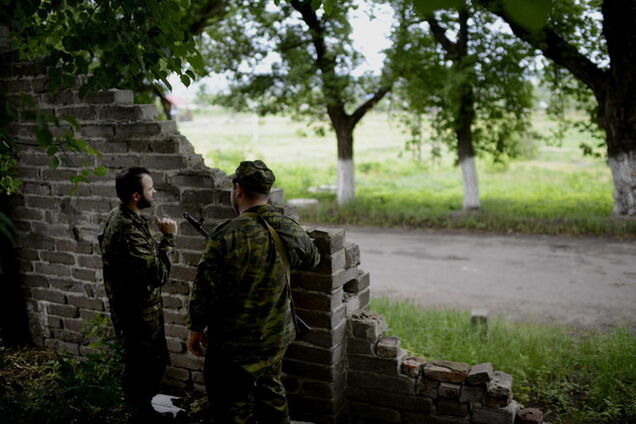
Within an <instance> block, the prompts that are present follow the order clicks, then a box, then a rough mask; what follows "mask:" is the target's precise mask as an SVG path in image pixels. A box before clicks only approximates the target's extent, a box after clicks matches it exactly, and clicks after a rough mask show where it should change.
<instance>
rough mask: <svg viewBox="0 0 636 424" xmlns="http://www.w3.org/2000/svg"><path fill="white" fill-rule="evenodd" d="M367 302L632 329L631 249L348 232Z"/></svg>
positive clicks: (634, 281) (594, 242) (527, 239)
mask: <svg viewBox="0 0 636 424" xmlns="http://www.w3.org/2000/svg"><path fill="white" fill-rule="evenodd" d="M346 239H347V240H348V241H350V242H354V243H357V244H358V245H359V246H360V251H361V265H360V268H361V269H364V270H366V271H369V272H370V273H371V295H372V296H373V297H379V296H389V297H391V298H398V299H411V300H413V301H415V302H416V303H418V304H420V305H423V306H425V307H453V308H463V309H473V308H486V309H488V310H489V313H490V314H491V315H495V314H501V315H503V316H505V317H508V318H511V319H515V320H523V321H528V320H530V321H538V322H554V323H558V324H568V325H573V326H575V327H584V328H589V327H599V328H608V327H614V326H617V325H620V324H627V325H628V326H630V327H632V328H636V242H634V241H617V240H606V239H599V238H578V237H577V238H574V237H555V236H518V235H510V236H508V235H488V234H463V233H443V232H430V231H420V230H415V231H414V230H386V229H373V228H346Z"/></svg>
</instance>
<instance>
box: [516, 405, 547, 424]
mask: <svg viewBox="0 0 636 424" xmlns="http://www.w3.org/2000/svg"><path fill="white" fill-rule="evenodd" d="M541 423H543V412H541V410H540V409H537V408H524V409H520V410H519V412H517V420H516V421H515V424H541Z"/></svg>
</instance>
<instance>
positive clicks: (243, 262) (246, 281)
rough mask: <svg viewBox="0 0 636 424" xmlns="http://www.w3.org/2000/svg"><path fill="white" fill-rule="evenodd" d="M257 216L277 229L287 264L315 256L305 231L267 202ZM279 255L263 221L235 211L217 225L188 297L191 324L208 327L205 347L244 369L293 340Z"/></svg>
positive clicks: (313, 261)
mask: <svg viewBox="0 0 636 424" xmlns="http://www.w3.org/2000/svg"><path fill="white" fill-rule="evenodd" d="M246 212H255V213H257V214H259V215H261V216H262V217H263V218H265V220H267V222H268V223H269V224H270V225H271V226H272V227H273V228H274V229H275V230H276V232H277V233H278V234H279V236H280V238H281V240H282V241H283V244H284V245H285V247H286V249H287V253H288V256H289V263H290V267H291V269H311V268H313V267H315V266H316V265H317V264H318V262H319V261H320V254H319V253H318V249H316V247H315V246H314V244H313V241H312V240H311V238H310V237H309V235H308V234H307V233H306V232H305V231H304V230H303V229H302V228H301V227H300V226H299V225H298V224H297V223H296V222H295V221H293V220H292V219H290V218H288V217H286V216H284V215H282V214H281V213H280V211H279V210H278V209H277V208H275V207H273V206H270V205H263V206H255V207H253V208H250V209H249V210H248V211H246ZM289 300H290V299H289V290H287V282H286V276H285V269H284V267H283V263H282V260H281V258H280V256H279V255H278V254H277V252H276V247H275V244H274V242H273V240H272V239H271V235H270V233H269V231H268V230H267V228H266V227H265V225H263V223H261V222H259V221H257V220H255V219H253V218H251V217H248V216H246V215H240V216H238V217H236V218H234V219H232V220H230V221H227V222H225V223H223V224H221V225H219V226H217V227H216V228H215V229H214V231H213V232H212V234H211V235H210V238H209V239H208V242H207V245H206V248H205V252H204V254H203V257H202V259H201V261H200V262H199V266H198V270H197V276H196V278H195V281H194V287H193V292H192V298H191V300H190V311H189V317H190V329H191V330H193V331H202V330H203V329H204V328H205V327H207V328H208V349H209V350H210V349H212V350H213V351H214V352H216V353H217V354H220V355H222V356H223V357H226V358H231V360H232V361H233V362H235V363H238V364H240V365H242V366H243V368H245V369H247V370H248V371H256V370H258V369H259V368H260V367H264V366H268V365H270V364H271V363H273V362H274V361H276V360H279V359H281V358H282V356H283V355H284V353H285V349H286V348H287V346H288V345H289V343H291V342H292V341H293V339H294V324H293V321H292V316H291V310H290V306H289Z"/></svg>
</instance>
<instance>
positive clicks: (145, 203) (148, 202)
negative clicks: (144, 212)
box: [137, 197, 152, 209]
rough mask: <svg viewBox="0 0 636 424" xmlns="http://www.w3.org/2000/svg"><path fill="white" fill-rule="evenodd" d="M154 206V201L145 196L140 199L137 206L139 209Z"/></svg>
mask: <svg viewBox="0 0 636 424" xmlns="http://www.w3.org/2000/svg"><path fill="white" fill-rule="evenodd" d="M151 206H152V201H151V200H148V199H146V198H145V197H142V198H141V199H139V201H138V202H137V207H138V208H139V209H146V208H149V207H151Z"/></svg>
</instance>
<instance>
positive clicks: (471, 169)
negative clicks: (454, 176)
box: [456, 87, 480, 210]
mask: <svg viewBox="0 0 636 424" xmlns="http://www.w3.org/2000/svg"><path fill="white" fill-rule="evenodd" d="M460 101H461V105H460V111H459V122H458V125H457V130H456V134H457V152H458V156H459V165H460V166H461V168H462V177H463V179H464V205H463V208H464V210H475V209H479V206H480V204H479V182H478V180H477V168H476V166H475V148H474V147H473V131H472V126H473V121H474V120H475V109H474V98H473V91H472V89H471V88H470V87H465V88H464V90H463V93H462V96H461V100H460Z"/></svg>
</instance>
